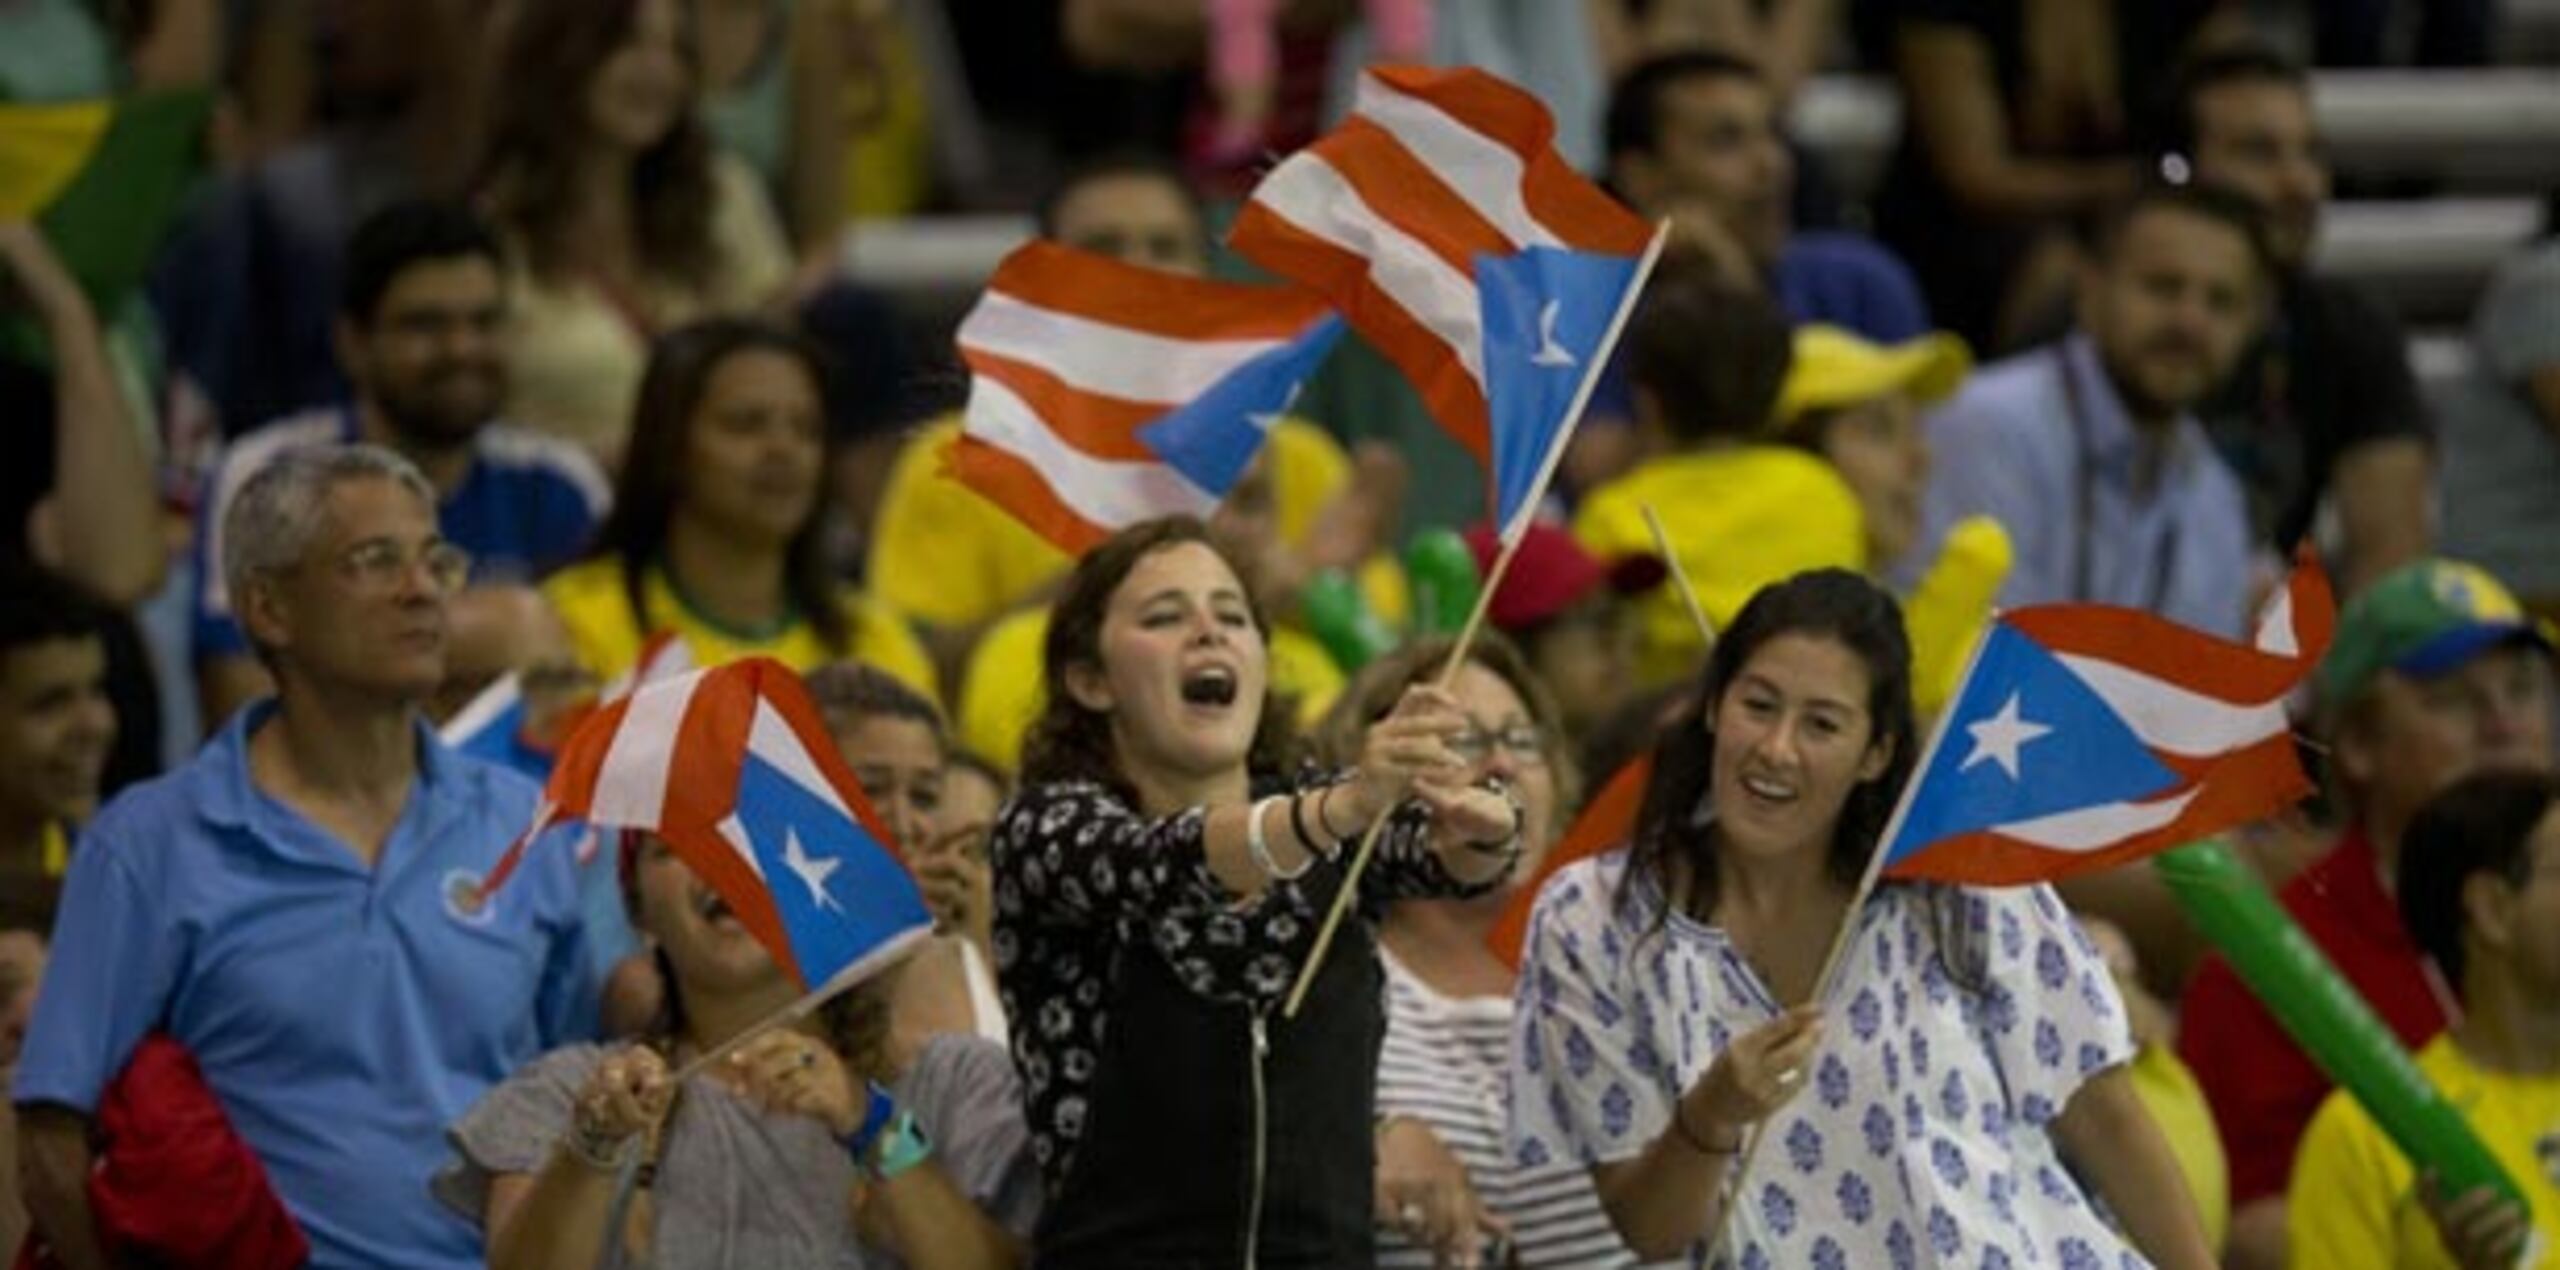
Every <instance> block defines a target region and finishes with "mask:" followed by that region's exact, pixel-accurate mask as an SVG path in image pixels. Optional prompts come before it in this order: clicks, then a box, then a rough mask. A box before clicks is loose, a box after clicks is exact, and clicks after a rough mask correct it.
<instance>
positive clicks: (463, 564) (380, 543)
mask: <svg viewBox="0 0 2560 1270" xmlns="http://www.w3.org/2000/svg"><path fill="white" fill-rule="evenodd" d="M421 566H423V567H424V568H425V569H426V571H427V582H428V584H429V585H430V586H432V587H433V588H434V590H435V592H436V594H438V595H452V594H454V593H455V592H457V591H460V590H461V589H462V586H463V583H465V582H467V581H469V580H470V577H471V553H470V552H468V551H464V550H463V549H462V548H460V547H457V546H454V545H453V544H452V543H449V542H442V541H438V542H431V543H428V544H426V545H425V546H423V547H420V548H418V549H417V550H415V551H411V550H409V549H407V548H405V547H402V546H401V545H400V544H398V543H396V542H392V541H390V540H388V539H383V538H377V539H374V540H373V541H371V542H363V543H358V544H356V545H355V546H353V547H349V548H347V550H346V553H345V554H343V555H341V556H339V557H338V561H337V570H338V576H339V577H341V578H344V579H346V580H347V581H348V582H350V583H352V584H354V585H356V586H357V587H360V588H362V589H364V590H367V591H393V590H397V589H398V588H399V586H400V584H401V582H403V581H405V580H406V579H407V578H408V577H409V576H410V573H411V572H412V571H413V570H415V569H418V568H420V567H421Z"/></svg>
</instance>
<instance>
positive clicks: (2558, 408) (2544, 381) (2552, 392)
mask: <svg viewBox="0 0 2560 1270" xmlns="http://www.w3.org/2000/svg"><path fill="white" fill-rule="evenodd" d="M2525 395H2526V396H2528V397H2530V398H2532V399H2533V409H2534V413H2536V414H2539V415H2541V416H2542V426H2543V427H2545V428H2548V429H2550V431H2551V435H2552V436H2554V437H2560V366H2543V367H2538V368H2536V369H2535V371H2534V372H2533V377H2532V378H2530V379H2528V380H2526V381H2525Z"/></svg>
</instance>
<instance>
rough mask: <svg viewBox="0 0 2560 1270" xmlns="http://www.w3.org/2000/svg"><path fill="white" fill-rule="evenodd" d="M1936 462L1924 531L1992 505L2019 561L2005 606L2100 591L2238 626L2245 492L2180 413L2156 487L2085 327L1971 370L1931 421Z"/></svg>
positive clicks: (1937, 533) (2245, 564) (2084, 597)
mask: <svg viewBox="0 0 2560 1270" xmlns="http://www.w3.org/2000/svg"><path fill="white" fill-rule="evenodd" d="M1926 427H1927V430H1928V436H1929V447H1930V450H1931V452H1932V454H1933V456H1934V457H1933V461H1932V465H1931V469H1930V477H1929V493H1928V497H1927V500H1926V529H1925V531H1924V537H1923V541H1924V542H1926V543H1928V544H1931V545H1930V546H1929V548H1928V549H1927V550H1924V551H1922V552H1919V553H1917V554H1916V555H1915V556H1914V557H1913V559H1916V560H1931V559H1935V558H1936V556H1937V549H1936V546H1935V544H1937V543H1938V542H1939V541H1940V540H1941V539H1943V537H1944V536H1945V534H1946V531H1947V528H1948V527H1949V526H1950V525H1953V524H1954V523H1955V522H1956V521H1958V520H1961V519H1963V518H1965V517H1967V516H1976V515H1988V516H1991V517H1993V518H1994V519H1997V520H1998V521H1999V522H2000V523H2001V525H2002V526H2003V527H2005V528H2006V529H2007V530H2008V531H2009V541H2010V542H2012V543H2014V544H2015V545H2016V549H2017V560H2016V563H2015V565H2013V566H2012V567H2011V569H2010V570H2009V579H2008V582H2007V583H2006V584H2005V585H2004V586H2002V588H2001V590H2000V603H2001V605H2002V606H2003V607H2008V608H2015V607H2017V606H2019V605H2022V604H2044V603H2051V602H2055V601H2094V602H2099V603H2105V604H2120V605H2124V606H2127V607H2130V608H2138V609H2147V610H2149V611H2151V612H2153V613H2157V614H2159V615H2160V616H2162V617H2166V618H2168V619H2170V620H2171V621H2175V622H2179V623H2182V624H2184V625H2188V626H2193V627H2196V628H2198V629H2200V630H2205V631H2210V632H2213V633H2215V634H2218V635H2225V636H2235V637H2236V636H2238V635H2239V634H2240V633H2241V630H2242V627H2243V626H2244V625H2245V623H2246V619H2247V616H2248V605H2249V598H2250V596H2249V587H2250V572H2251V569H2252V567H2253V564H2254V557H2253V556H2252V554H2251V544H2252V542H2253V537H2252V534H2251V532H2250V527H2249V504H2248V498H2247V495H2246V494H2244V493H2243V492H2242V490H2241V488H2240V481H2239V478H2237V477H2235V476H2233V475H2232V473H2231V469H2230V468H2229V467H2227V466H2226V465H2225V464H2224V463H2223V461H2222V458H2221V456H2220V455H2219V454H2218V453H2217V452H2216V451H2215V450H2214V447H2213V442H2212V441H2211V439H2209V438H2208V437H2206V435H2205V432H2204V428H2203V426H2202V425H2201V424H2199V423H2197V422H2196V420H2195V417H2194V416H2193V415H2191V414H2189V415H2180V416H2179V417H2178V419H2177V422H2176V423H2174V424H2172V425H2171V426H2170V429H2169V432H2168V435H2167V436H2166V438H2165V439H2164V444H2165V446H2166V450H2165V452H2164V453H2162V454H2161V455H2160V456H2159V459H2158V471H2157V473H2156V475H2155V476H2154V477H2153V479H2152V481H2151V483H2150V488H2149V489H2148V490H2145V489H2143V488H2141V486H2140V483H2139V482H2140V469H2141V468H2142V467H2143V466H2144V463H2145V458H2144V451H2145V449H2146V445H2145V438H2144V437H2143V436H2142V435H2141V433H2140V432H2139V431H2137V429H2136V427H2135V424H2134V422H2133V419H2132V418H2131V416H2129V415H2128V414H2126V412H2125V407H2124V402H2123V400H2122V399H2121V398H2119V397H2118V396H2117V395H2116V390H2115V385H2114V383H2113V381H2112V380H2110V379H2109V378H2108V377H2107V373H2106V371H2105V369H2104V368H2103V367H2102V366H2101V365H2100V364H2099V360H2098V354H2097V349H2096V347H2095V346H2094V345H2093V344H2091V343H2090V341H2089V338H2088V337H2087V336H2086V335H2080V334H2074V335H2072V336H2070V337H2068V338H2067V339H2064V340H2063V341H2062V342H2060V343H2058V344H2054V345H2050V346H2047V347H2043V348H2039V349H2036V350H2034V351H2033V352H2028V353H2023V354H2020V355H2018V356H2016V357H2012V358H2010V359H2008V360H2006V361H2003V362H2000V363H1998V364H1996V365H1993V366H1991V367H1989V368H1987V369H1985V370H1983V371H1982V372H1981V373H1980V374H1977V375H1975V376H1974V377H1973V378H1972V379H1971V380H1969V381H1967V383H1966V384H1965V387H1964V390H1963V391H1962V392H1961V393H1958V394H1957V395H1956V397H1955V398H1954V399H1953V400H1951V401H1949V402H1948V403H1947V404H1946V405H1945V406H1943V407H1941V408H1940V409H1939V410H1938V411H1937V412H1936V413H1935V414H1934V415H1932V416H1931V417H1930V418H1929V420H1928V422H1927V425H1926Z"/></svg>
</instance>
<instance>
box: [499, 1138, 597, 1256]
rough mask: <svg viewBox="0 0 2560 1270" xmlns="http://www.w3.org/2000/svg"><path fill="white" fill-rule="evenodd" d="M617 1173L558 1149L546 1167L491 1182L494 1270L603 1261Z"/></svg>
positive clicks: (565, 1149)
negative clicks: (614, 1174)
mask: <svg viewBox="0 0 2560 1270" xmlns="http://www.w3.org/2000/svg"><path fill="white" fill-rule="evenodd" d="M613 1186H614V1176H613V1174H611V1173H607V1172H605V1171H604V1170H603V1169H600V1168H597V1167H595V1166H594V1165H591V1164H588V1163H586V1162H585V1161H583V1160H580V1159H578V1158H577V1157H576V1156H573V1155H571V1154H570V1153H569V1150H568V1148H567V1147H565V1146H563V1147H554V1148H553V1149H552V1152H551V1158H550V1159H548V1160H546V1161H544V1162H543V1165H542V1171H541V1172H539V1173H535V1174H532V1175H529V1176H528V1175H526V1174H523V1173H506V1174H501V1175H499V1176H497V1177H494V1178H491V1179H490V1180H489V1208H488V1211H487V1212H486V1213H484V1214H483V1215H482V1225H483V1227H484V1228H485V1229H486V1230H487V1231H488V1241H489V1270H543V1268H544V1267H549V1266H592V1265H596V1264H598V1263H599V1262H601V1261H602V1260H603V1253H604V1224H605V1221H606V1219H607V1218H609V1217H611V1216H612V1215H613V1214H612V1209H613Z"/></svg>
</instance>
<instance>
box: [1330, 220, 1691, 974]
mask: <svg viewBox="0 0 2560 1270" xmlns="http://www.w3.org/2000/svg"><path fill="white" fill-rule="evenodd" d="M1670 238H1671V221H1670V220H1669V219H1668V218H1665V219H1664V220H1663V221H1662V222H1661V223H1660V224H1657V225H1655V226H1654V230H1653V238H1652V239H1651V240H1650V241H1648V242H1647V243H1646V244H1645V247H1644V255H1643V256H1641V257H1638V258H1637V260H1636V271H1635V276H1634V277H1632V278H1630V279H1629V280H1628V282H1627V290H1626V294H1625V295H1622V296H1620V297H1619V298H1618V311H1617V312H1615V313H1613V314H1610V315H1609V326H1608V329H1606V330H1604V331H1602V332H1601V333H1600V342H1599V343H1598V344H1597V345H1595V346H1593V348H1592V350H1591V360H1590V363H1589V364H1588V365H1586V366H1584V367H1583V368H1582V382H1581V383H1580V384H1577V385H1576V386H1575V387H1574V390H1573V403H1572V404H1571V405H1570V406H1568V407H1567V408H1566V410H1565V416H1564V426H1563V427H1561V428H1558V429H1556V435H1555V439H1554V440H1552V441H1550V442H1548V443H1547V453H1546V455H1545V457H1544V458H1543V459H1541V460H1540V462H1539V465H1538V475H1537V477H1536V479H1534V480H1532V481H1531V482H1530V483H1529V489H1528V492H1527V493H1525V494H1524V495H1522V497H1521V500H1520V506H1519V507H1518V508H1517V509H1516V510H1515V511H1514V512H1513V513H1512V523H1510V524H1508V525H1502V526H1499V527H1498V528H1499V529H1500V530H1501V532H1502V550H1501V551H1500V552H1499V553H1498V554H1496V555H1495V556H1494V558H1493V567H1492V568H1491V569H1490V570H1487V571H1486V573H1485V578H1484V585H1483V586H1481V587H1478V588H1477V589H1476V605H1475V608H1474V609H1473V610H1472V611H1471V612H1469V613H1468V614H1467V624H1466V625H1465V626H1464V627H1461V628H1460V629H1459V631H1458V642H1457V643H1455V644H1452V645H1450V647H1449V661H1448V664H1447V665H1445V666H1443V667H1441V668H1440V678H1439V680H1438V682H1437V684H1436V685H1435V686H1437V687H1438V688H1439V689H1440V690H1441V691H1443V692H1446V691H1448V688H1449V685H1451V684H1453V683H1455V682H1457V679H1458V672H1459V670H1461V669H1463V668H1464V667H1465V666H1466V664H1467V648H1468V646H1469V645H1471V644H1473V643H1475V640H1476V635H1477V633H1478V632H1480V631H1482V630H1483V629H1484V622H1485V616H1486V615H1487V614H1489V613H1491V612H1492V611H1493V596H1494V593H1495V592H1496V591H1499V590H1501V589H1502V578H1503V575H1504V574H1506V573H1508V572H1510V570H1511V557H1512V556H1513V555H1515V554H1517V553H1518V552H1519V550H1520V540H1521V539H1522V538H1523V537H1526V536H1527V535H1526V534H1525V533H1524V532H1523V531H1525V530H1526V529H1527V528H1528V525H1529V521H1530V519H1531V517H1533V516H1534V515H1535V514H1536V512H1537V507H1538V503H1539V501H1540V500H1541V499H1544V498H1545V497H1546V494H1547V485H1548V483H1549V482H1551V481H1553V480H1554V479H1555V475H1556V465H1557V464H1558V463H1560V462H1562V461H1563V458H1564V448H1565V445H1566V443H1567V442H1569V441H1571V440H1572V439H1573V434H1574V431H1575V430H1576V429H1577V428H1579V427H1581V425H1582V412H1583V411H1584V410H1585V409H1586V408H1588V407H1589V406H1590V404H1591V392H1592V390H1593V389H1595V388H1597V387H1599V385H1600V372H1601V370H1602V368H1604V367H1606V366H1607V365H1608V364H1609V355H1610V354H1611V353H1613V352H1615V351H1617V347H1618V337H1619V336H1621V335H1624V334H1626V330H1627V319H1628V318H1630V317H1632V316H1634V315H1635V309H1636V297H1638V296H1640V295H1642V294H1643V293H1644V284H1645V280H1646V279H1648V278H1651V277H1652V276H1653V267H1654V266H1655V265H1656V264H1659V263H1661V261H1662V248H1663V244H1665V243H1666V242H1668V241H1670ZM1495 511H1496V514H1499V513H1500V509H1499V508H1496V509H1495ZM1387 819H1388V817H1387V816H1385V815H1381V816H1379V817H1378V818H1377V819H1375V820H1372V821H1370V822H1369V827H1368V829H1367V830H1365V831H1364V832H1362V833H1361V835H1360V847H1359V850H1357V851H1355V852H1353V853H1352V856H1351V867H1350V868H1348V869H1346V870H1345V871H1344V872H1343V875H1342V889H1341V890H1340V891H1337V892H1335V893H1334V897H1333V906H1332V907H1331V908H1329V909H1327V910H1326V911H1325V915H1324V925H1323V926H1321V927H1318V928H1317V930H1316V942H1315V946H1314V947H1313V948H1310V949H1309V950H1307V961H1306V964H1305V965H1303V966H1300V967H1298V981H1297V982H1296V983H1295V984H1292V985H1290V988H1289V999H1288V1001H1287V1003H1286V1004H1285V1005H1283V1006H1282V1007H1281V1011H1280V1017H1282V1018H1285V1019H1294V1018H1296V1017H1298V1007H1300V1006H1302V1005H1305V1004H1306V1001H1307V989H1308V988H1310V987H1312V986H1314V984H1315V981H1316V972H1317V971H1318V970H1321V969H1323V968H1324V958H1325V954H1326V953H1328V952H1331V951H1332V950H1333V937H1334V935H1335V934H1336V933H1337V932H1338V931H1339V930H1340V929H1341V927H1342V917H1343V914H1345V913H1347V912H1349V911H1351V904H1352V901H1353V900H1354V898H1356V897H1357V896H1358V895H1359V894H1360V876H1361V875H1362V874H1363V873H1366V872H1367V871H1368V869H1369V857H1370V856H1371V855H1372V854H1373V853H1375V852H1376V851H1377V849H1378V838H1379V836H1380V835H1382V834H1384V833H1385V832H1386V828H1387Z"/></svg>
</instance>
